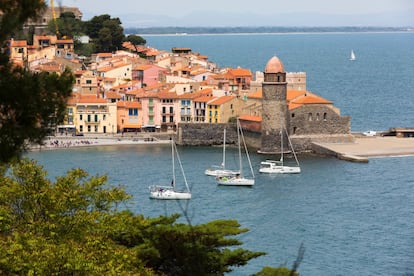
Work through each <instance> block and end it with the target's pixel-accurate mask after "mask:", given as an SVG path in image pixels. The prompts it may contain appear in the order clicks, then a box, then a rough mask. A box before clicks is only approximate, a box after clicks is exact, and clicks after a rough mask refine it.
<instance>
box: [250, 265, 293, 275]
mask: <svg viewBox="0 0 414 276" xmlns="http://www.w3.org/2000/svg"><path fill="white" fill-rule="evenodd" d="M298 275H299V273H297V272H296V271H292V270H290V269H289V268H286V267H277V268H275V267H268V266H265V267H264V268H263V269H262V270H261V271H260V272H258V273H255V274H253V275H252V276H298Z"/></svg>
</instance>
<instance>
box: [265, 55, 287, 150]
mask: <svg viewBox="0 0 414 276" xmlns="http://www.w3.org/2000/svg"><path fill="white" fill-rule="evenodd" d="M286 97H287V82H286V72H285V68H284V66H283V63H282V62H281V61H280V59H279V58H277V57H276V56H274V57H272V58H271V59H270V60H269V61H268V62H267V64H266V67H265V71H264V81H263V84H262V135H261V138H262V143H261V148H260V151H259V152H260V153H263V154H275V153H280V152H281V151H282V148H281V147H282V140H281V139H283V150H287V148H288V147H287V146H288V140H287V131H286V130H288V129H289V124H288V123H289V122H288V107H287V101H286Z"/></svg>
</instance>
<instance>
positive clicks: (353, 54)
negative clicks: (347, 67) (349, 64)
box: [349, 50, 356, 60]
mask: <svg viewBox="0 0 414 276" xmlns="http://www.w3.org/2000/svg"><path fill="white" fill-rule="evenodd" d="M349 60H356V56H355V53H354V50H351V57H350V58H349Z"/></svg>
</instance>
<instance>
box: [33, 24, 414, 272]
mask: <svg viewBox="0 0 414 276" xmlns="http://www.w3.org/2000/svg"><path fill="white" fill-rule="evenodd" d="M144 38H145V39H146V40H147V44H148V45H149V46H151V47H155V48H157V49H160V50H167V51H170V50H171V49H172V48H173V47H189V48H191V49H192V51H193V52H199V53H200V54H203V55H207V56H208V58H209V60H210V61H213V62H215V63H216V64H217V65H218V66H219V67H233V68H234V67H238V66H240V67H243V68H248V69H250V70H251V71H252V72H256V71H263V70H264V68H265V65H266V63H267V61H268V60H269V59H270V58H271V57H272V56H274V55H276V56H277V57H279V58H280V59H281V60H282V62H283V64H284V66H285V69H286V71H288V72H306V74H307V89H308V90H309V91H312V92H314V93H316V94H318V95H320V96H322V97H324V98H326V99H329V100H331V101H333V103H334V105H335V107H337V108H338V109H340V111H341V114H342V115H343V116H350V117H351V130H352V131H353V132H360V131H366V130H376V131H386V130H388V129H389V128H390V127H414V105H413V103H414V102H413V95H414V33H410V32H402V33H300V34H298V33H294V34H237V35H236V34H234V35H233V34H225V35H208V34H206V35H170V36H168V35H163V36H156V35H151V36H144ZM352 50H353V51H354V52H355V55H356V60H355V61H350V60H349V58H350V53H351V51H352ZM406 139H411V138H406ZM178 151H179V153H180V157H181V161H182V165H183V168H184V171H185V173H186V178H187V180H188V183H189V185H190V187H191V190H192V195H193V198H192V199H191V200H190V201H185V202H184V201H178V202H177V201H159V200H151V199H149V190H148V186H150V185H154V184H160V185H169V183H171V177H172V170H171V149H170V146H169V145H168V144H165V145H162V144H161V145H160V144H144V145H142V144H137V145H121V146H102V147H90V148H76V149H75V148H72V149H70V148H69V149H59V150H44V151H37V152H30V153H28V154H26V156H27V157H29V158H32V159H35V160H37V161H38V162H39V164H41V165H42V166H43V167H44V168H45V170H47V171H48V177H49V178H50V179H52V180H54V179H55V178H56V177H57V176H61V175H63V174H65V173H66V172H67V171H68V170H70V169H72V168H83V169H84V170H86V171H87V172H88V173H89V174H90V175H91V176H95V175H103V174H105V175H108V177H109V179H108V185H110V186H111V185H116V186H122V187H124V188H125V190H126V191H127V192H128V193H130V194H131V195H132V196H133V198H132V199H131V200H130V201H128V202H126V203H125V204H124V206H121V207H122V208H126V209H129V210H131V211H133V212H135V213H137V214H143V215H145V216H147V217H156V216H160V215H171V214H175V213H180V214H184V213H185V214H187V217H188V218H189V219H190V221H191V223H192V224H202V223H206V222H209V221H212V220H216V219H235V220H237V221H238V222H239V223H240V225H241V227H242V228H247V229H249V231H248V232H246V233H243V234H241V235H239V236H237V238H238V239H239V240H240V241H241V242H242V243H243V244H242V247H243V248H246V249H249V250H252V251H263V252H266V253H267V254H266V255H265V256H262V257H259V258H256V259H254V260H251V261H250V262H249V263H248V264H247V265H245V266H241V267H234V268H233V271H232V272H230V273H227V274H226V275H242V276H244V275H251V274H253V273H256V272H258V271H260V270H261V269H262V268H263V267H265V266H271V267H278V266H286V267H292V266H293V264H294V262H295V260H296V259H297V257H298V252H299V250H300V248H301V246H303V248H304V253H303V259H302V260H301V262H300V264H299V268H298V272H299V273H300V275H414V174H413V168H414V156H398V157H395V156H388V157H383V158H370V160H369V162H368V163H353V162H347V161H342V160H338V159H336V158H332V157H320V156H313V155H299V156H298V158H299V162H300V165H301V169H302V172H301V173H300V174H292V175H267V174H260V173H259V172H258V169H259V164H260V161H264V160H265V159H267V158H278V157H277V156H263V155H259V154H257V153H256V152H250V158H251V161H252V164H253V171H254V173H255V178H256V184H255V185H254V186H253V187H227V186H219V185H217V184H216V182H215V179H214V178H213V177H210V176H206V175H205V174H204V170H205V169H207V168H209V167H210V166H211V165H219V164H220V163H221V162H222V147H220V146H213V147H181V146H179V147H178ZM226 156H227V161H226V165H227V167H228V168H237V162H238V159H237V149H235V148H233V147H227V151H226ZM244 166H246V167H244V171H245V172H246V174H248V168H247V163H246V162H245V163H244ZM177 183H178V182H177ZM179 221H180V222H183V223H186V220H185V219H184V216H182V217H181V218H180V220H179Z"/></svg>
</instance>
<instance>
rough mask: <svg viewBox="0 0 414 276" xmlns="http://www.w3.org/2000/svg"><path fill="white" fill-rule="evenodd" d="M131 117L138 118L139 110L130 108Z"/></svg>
mask: <svg viewBox="0 0 414 276" xmlns="http://www.w3.org/2000/svg"><path fill="white" fill-rule="evenodd" d="M128 115H129V116H138V108H129V109H128Z"/></svg>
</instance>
